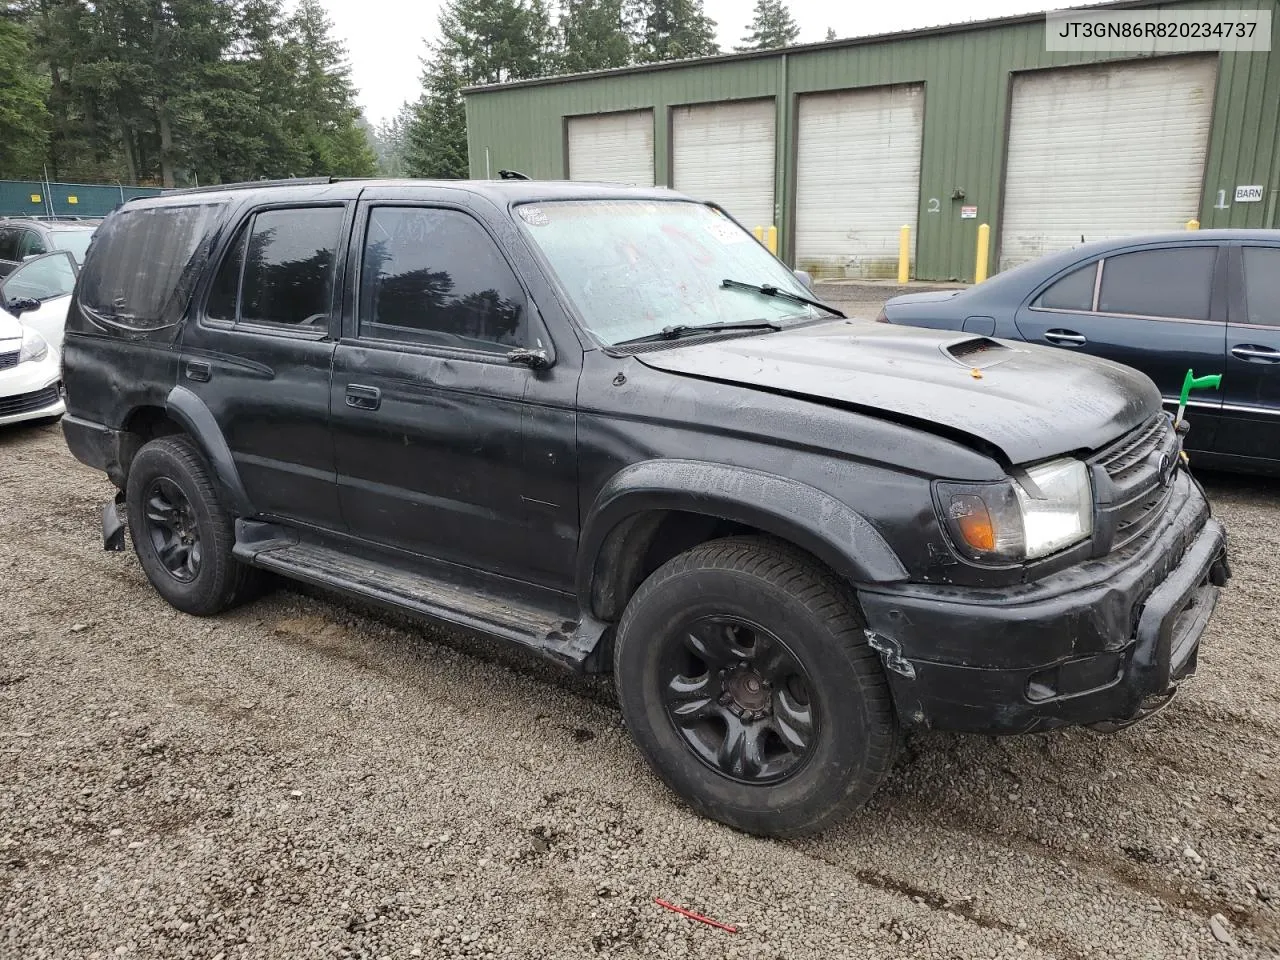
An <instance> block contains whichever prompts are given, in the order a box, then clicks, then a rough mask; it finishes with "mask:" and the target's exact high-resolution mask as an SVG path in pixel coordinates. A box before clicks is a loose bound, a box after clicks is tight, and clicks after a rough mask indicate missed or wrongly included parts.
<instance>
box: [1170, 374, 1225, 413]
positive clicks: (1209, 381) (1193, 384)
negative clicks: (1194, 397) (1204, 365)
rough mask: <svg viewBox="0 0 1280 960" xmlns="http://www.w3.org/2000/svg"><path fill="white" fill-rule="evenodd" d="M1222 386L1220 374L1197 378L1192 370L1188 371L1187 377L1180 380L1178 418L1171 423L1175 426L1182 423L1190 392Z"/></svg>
mask: <svg viewBox="0 0 1280 960" xmlns="http://www.w3.org/2000/svg"><path fill="white" fill-rule="evenodd" d="M1220 386H1222V374H1220V373H1211V374H1209V375H1207V376H1204V377H1197V376H1196V375H1195V371H1194V370H1188V371H1187V375H1186V376H1185V377H1183V378H1182V395H1181V396H1179V397H1178V416H1177V418H1176V419H1175V420H1174V421H1173V422H1174V423H1175V424H1178V423H1181V422H1182V415H1183V414H1184V413H1186V412H1187V397H1189V396H1190V395H1191V391H1192V390H1216V389H1218V387H1220Z"/></svg>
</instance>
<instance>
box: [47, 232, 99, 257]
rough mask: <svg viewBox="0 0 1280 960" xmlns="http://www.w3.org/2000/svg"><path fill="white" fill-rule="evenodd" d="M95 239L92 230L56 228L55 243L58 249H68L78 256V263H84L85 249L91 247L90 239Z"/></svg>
mask: <svg viewBox="0 0 1280 960" xmlns="http://www.w3.org/2000/svg"><path fill="white" fill-rule="evenodd" d="M92 239H93V231H92V230H54V231H53V245H54V247H56V248H57V249H58V250H66V251H68V252H70V254H71V255H72V256H73V257H75V258H76V263H80V264H83V263H84V255H85V251H86V250H88V249H89V241H90V240H92Z"/></svg>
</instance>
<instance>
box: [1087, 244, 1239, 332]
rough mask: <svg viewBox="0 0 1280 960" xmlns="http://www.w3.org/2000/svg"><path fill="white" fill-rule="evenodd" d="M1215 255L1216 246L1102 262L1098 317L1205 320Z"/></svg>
mask: <svg viewBox="0 0 1280 960" xmlns="http://www.w3.org/2000/svg"><path fill="white" fill-rule="evenodd" d="M1217 255H1218V248H1217V247H1216V246H1214V245H1212V244H1205V245H1203V246H1196V247H1171V248H1168V249H1164V250H1140V251H1138V252H1136V253H1122V254H1120V255H1119V256H1115V257H1107V259H1106V262H1105V263H1103V265H1102V287H1101V290H1100V292H1099V296H1098V311H1099V312H1100V313H1119V314H1126V315H1129V316H1138V317H1170V318H1174V319H1187V320H1208V319H1209V297H1210V293H1211V292H1212V289H1213V265H1214V261H1215V260H1216V259H1217Z"/></svg>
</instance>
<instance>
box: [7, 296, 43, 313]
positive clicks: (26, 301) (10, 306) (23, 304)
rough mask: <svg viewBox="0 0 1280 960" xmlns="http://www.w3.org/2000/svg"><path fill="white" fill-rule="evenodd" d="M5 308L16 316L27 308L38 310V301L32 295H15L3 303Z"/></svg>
mask: <svg viewBox="0 0 1280 960" xmlns="http://www.w3.org/2000/svg"><path fill="white" fill-rule="evenodd" d="M5 309H6V310H8V311H9V312H10V313H12V314H13V315H14V316H15V317H16V316H19V315H21V314H23V313H26V312H27V311H28V310H39V309H40V301H39V300H37V299H35V298H34V297H15V298H14V299H13V300H10V301H8V302H7V303H6V304H5Z"/></svg>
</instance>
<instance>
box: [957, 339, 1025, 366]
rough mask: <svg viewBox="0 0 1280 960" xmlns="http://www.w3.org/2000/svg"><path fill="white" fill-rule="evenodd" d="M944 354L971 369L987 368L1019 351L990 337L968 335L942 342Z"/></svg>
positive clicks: (1010, 357)
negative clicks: (963, 337) (960, 338)
mask: <svg viewBox="0 0 1280 960" xmlns="http://www.w3.org/2000/svg"><path fill="white" fill-rule="evenodd" d="M939 348H940V349H941V350H942V353H943V356H945V357H947V358H949V359H951V360H953V361H955V362H956V363H958V364H960V366H962V367H966V368H968V369H970V370H986V369H987V368H989V367H994V366H995V365H996V364H997V363H1004V362H1005V361H1006V360H1011V359H1012V358H1013V356H1014V354H1015V353H1016V352H1017V351H1015V350H1014V349H1013V348H1012V347H1009V346H1006V345H1005V344H1003V343H1000V342H999V341H998V340H992V339H991V338H990V337H966V338H965V339H963V340H953V341H951V342H950V343H944V344H940V345H939Z"/></svg>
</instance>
